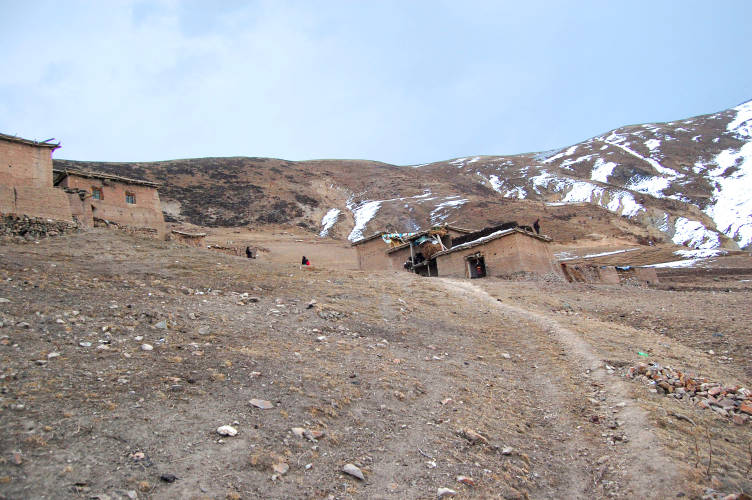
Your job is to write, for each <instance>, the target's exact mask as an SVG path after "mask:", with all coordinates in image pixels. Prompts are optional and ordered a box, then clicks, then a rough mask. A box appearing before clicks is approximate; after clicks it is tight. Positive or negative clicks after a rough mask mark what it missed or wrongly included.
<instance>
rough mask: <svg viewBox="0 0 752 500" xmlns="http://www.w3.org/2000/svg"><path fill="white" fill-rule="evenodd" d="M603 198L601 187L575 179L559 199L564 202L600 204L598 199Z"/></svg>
mask: <svg viewBox="0 0 752 500" xmlns="http://www.w3.org/2000/svg"><path fill="white" fill-rule="evenodd" d="M602 198H603V188H602V187H599V186H596V185H595V184H591V183H589V182H584V181H576V182H574V183H572V188H571V189H570V190H569V191H568V192H567V195H566V196H565V197H564V198H563V199H562V200H561V201H563V202H565V203H581V202H584V201H586V202H589V203H595V204H596V205H600V201H601V199H602Z"/></svg>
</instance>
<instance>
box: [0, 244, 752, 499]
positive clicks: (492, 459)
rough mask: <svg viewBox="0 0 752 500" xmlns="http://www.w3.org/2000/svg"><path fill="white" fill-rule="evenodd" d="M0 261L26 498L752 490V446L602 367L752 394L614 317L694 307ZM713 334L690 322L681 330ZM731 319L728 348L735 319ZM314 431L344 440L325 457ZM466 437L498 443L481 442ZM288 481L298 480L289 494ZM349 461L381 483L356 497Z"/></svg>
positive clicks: (118, 247) (628, 295)
mask: <svg viewBox="0 0 752 500" xmlns="http://www.w3.org/2000/svg"><path fill="white" fill-rule="evenodd" d="M0 262H1V263H2V264H1V265H0V278H2V281H0V297H2V298H5V299H7V300H8V302H5V301H3V303H0V321H2V324H3V326H2V328H0V360H2V367H3V372H2V374H1V376H2V379H1V380H0V389H1V392H2V394H0V397H1V398H2V399H0V410H1V412H0V426H2V428H3V429H4V430H5V432H3V433H2V435H1V436H0V457H1V458H2V463H0V495H3V496H5V497H7V498H30V497H34V498H45V497H46V498H68V497H71V496H73V495H74V494H76V495H80V496H84V497H87V496H88V497H91V496H95V495H100V497H101V495H105V494H106V495H109V497H110V498H119V497H125V496H127V495H128V493H129V492H130V493H131V495H133V494H135V495H138V497H139V498H224V497H227V498H254V497H264V498H270V497H271V498H291V497H304V498H305V497H308V498H325V497H327V496H330V495H331V496H333V497H335V498H349V497H358V498H366V497H370V498H373V497H379V498H435V496H436V492H437V488H439V487H450V488H453V489H455V490H458V491H459V492H460V494H461V495H462V496H464V497H478V498H484V497H489V496H492V497H496V496H502V497H507V498H521V497H525V496H528V497H531V498H551V497H560V498H561V497H567V498H597V497H603V496H606V495H611V496H614V497H617V498H634V497H652V498H665V497H669V496H676V495H677V494H680V493H683V494H686V495H689V496H696V495H699V494H700V493H701V492H702V491H703V490H704V489H705V488H706V487H709V486H711V487H713V488H715V489H717V490H718V491H723V492H734V491H740V490H742V489H746V490H749V489H750V487H752V485H751V484H750V481H749V470H748V466H747V464H748V463H749V460H750V456H749V455H748V454H747V451H746V450H747V446H749V429H750V426H749V424H746V425H744V426H736V425H734V424H733V423H731V422H730V420H728V419H722V418H720V417H718V416H716V414H715V413H713V412H711V411H708V410H699V409H694V408H692V407H691V406H689V405H687V404H685V403H683V402H678V401H673V400H669V399H668V398H665V397H662V396H658V395H657V394H651V393H649V392H648V389H647V387H645V386H643V385H641V384H639V383H637V382H633V381H626V380H625V379H623V378H622V377H620V374H621V370H622V369H621V368H620V370H618V371H617V372H616V373H613V374H611V373H608V372H607V371H606V370H605V369H604V366H605V364H604V360H607V362H608V363H610V364H611V365H614V366H617V367H622V366H627V365H628V364H630V363H633V362H636V361H637V360H638V359H639V358H638V357H637V356H636V354H635V351H636V350H637V349H641V350H645V351H647V352H649V353H650V355H651V357H653V358H651V359H656V360H658V361H660V362H671V363H675V364H679V365H687V366H689V367H691V368H692V369H693V370H697V371H698V372H701V373H704V374H706V375H707V376H709V377H713V378H715V379H717V380H723V381H725V382H727V383H740V384H747V385H749V382H750V379H749V377H748V376H745V375H744V373H743V366H744V363H748V362H749V360H748V359H746V360H738V361H735V362H731V363H724V364H718V363H717V360H716V359H714V358H712V357H710V356H707V355H704V354H701V353H700V352H699V351H700V350H699V349H698V348H696V346H694V345H693V343H692V341H691V339H688V338H687V337H685V336H683V335H682V332H683V331H684V325H681V326H677V327H672V333H674V335H672V336H671V337H673V338H670V337H669V336H668V335H665V332H664V334H661V333H659V332H655V331H651V330H650V329H646V328H644V327H643V326H642V325H641V324H639V323H636V324H635V326H631V325H628V324H623V318H620V319H619V320H616V321H613V322H612V321H611V319H610V317H609V315H608V314H603V311H604V308H606V309H607V308H608V307H612V306H613V304H615V303H630V302H631V301H632V300H633V299H635V298H640V297H643V296H645V294H646V293H650V294H651V295H649V300H650V301H651V302H652V303H658V302H660V301H664V303H666V304H669V303H674V304H676V303H680V302H681V301H683V300H684V298H685V297H686V296H685V295H684V294H677V293H675V292H667V291H653V292H649V291H647V290H644V289H640V288H636V287H613V288H606V289H605V290H607V291H608V294H607V295H605V296H602V295H601V294H600V293H598V292H599V290H601V289H596V288H594V287H584V286H575V287H573V286H571V285H566V284H556V283H515V282H503V281H493V280H489V281H485V282H483V283H478V282H472V283H470V282H465V281H452V280H443V279H434V280H430V279H422V278H419V277H416V276H414V275H408V274H405V273H394V274H372V275H367V274H364V273H361V272H356V271H344V272H333V271H328V270H324V269H317V270H315V271H304V270H301V269H299V267H298V266H296V265H282V264H275V263H270V262H266V263H259V262H257V261H248V260H246V259H244V258H236V257H229V256H225V255H222V254H214V253H208V252H206V251H203V250H197V249H187V248H183V247H181V248H177V247H174V246H171V245H170V244H168V243H163V242H155V241H151V240H139V239H133V238H131V237H127V236H123V235H120V234H115V233H110V232H103V231H94V232H90V233H84V234H79V235H73V236H68V237H63V238H59V239H55V240H48V241H43V242H40V243H39V244H29V245H23V246H17V245H7V246H4V247H2V248H0ZM244 293H247V294H248V295H247V296H246V295H242V294H244ZM698 293H699V294H700V296H701V297H704V299H705V304H706V308H708V309H711V310H713V311H716V310H717V311H719V312H722V311H724V309H723V308H724V307H726V306H725V303H724V302H723V301H722V300H719V299H718V297H717V296H716V295H714V294H711V293H707V294H706V295H702V292H698ZM739 293H740V294H745V295H744V296H741V295H740V297H744V298H746V299H748V298H749V293H750V292H749V291H748V290H747V291H741V292H739ZM609 294H613V296H612V295H609ZM254 296H255V297H257V299H258V301H257V302H256V301H254V300H256V299H252V298H251V297H254ZM693 297H694V295H693ZM313 299H315V300H316V301H317V303H316V304H315V305H314V306H313V307H311V308H307V304H309V302H310V301H311V300H313ZM497 299H501V302H499V301H498V300H497ZM575 300H577V302H576V304H577V306H576V307H573V306H569V307H568V308H567V307H564V305H563V304H564V303H567V304H572V303H575V302H574V301H575ZM747 303H748V300H747ZM559 311H568V312H569V313H570V314H561V313H560V312H559ZM646 314H648V313H646ZM692 317H694V312H693V311H692V310H691V308H690V307H686V308H677V310H676V311H675V314H674V315H673V316H672V318H675V319H676V320H677V321H678V320H681V321H691V318H692ZM712 318H715V319H716V321H717V322H718V323H719V324H718V325H717V327H718V328H724V326H725V325H722V324H720V323H722V322H724V321H726V316H725V315H724V314H723V313H722V314H714V315H712V316H711V319H712ZM737 320H740V321H746V320H747V318H746V317H744V318H742V317H739V318H737ZM163 321H164V322H166V323H163ZM672 321H673V319H667V320H666V324H667V325H669V326H670V325H674V323H672ZM676 325H679V323H676ZM164 327H166V328H164ZM617 332H618V334H617ZM141 337H142V338H141ZM738 342H740V343H746V345H748V343H749V338H745V337H740V338H739V339H738ZM87 343H91V345H88V344H87ZM144 343H148V344H150V345H152V346H153V350H142V348H141V345H142V344H144ZM665 346H669V347H665ZM56 354H57V355H56ZM739 361H741V364H740V363H739ZM252 398H259V399H263V400H268V401H270V402H272V404H273V405H274V408H273V409H268V410H261V409H258V408H256V407H253V406H251V405H250V404H249V401H250V400H251V399H252ZM622 403H623V404H622ZM672 413H674V414H684V415H689V417H690V418H691V419H692V420H693V422H694V423H696V424H698V428H697V429H693V428H691V427H690V426H689V425H688V424H686V422H684V421H681V420H677V419H676V418H675V417H672V416H671V414H672ZM234 422H235V423H234ZM233 423H234V426H235V427H236V428H237V429H238V431H239V433H238V435H237V436H235V437H225V438H221V439H220V436H218V435H217V434H216V433H215V430H216V428H217V427H218V426H220V425H225V424H233ZM293 427H304V428H306V429H309V430H312V431H322V432H324V435H323V436H322V437H321V438H320V439H318V440H317V442H314V441H309V440H308V439H305V438H298V437H296V436H295V435H294V434H293V433H292V432H291V428H293ZM611 427H613V428H611ZM705 428H707V429H708V432H709V434H708V435H709V437H710V439H712V441H711V442H708V441H707V438H705V433H704V429H705ZM463 429H464V431H463V432H458V431H460V430H463ZM467 429H471V430H472V431H475V432H477V433H480V434H481V435H482V436H483V437H475V440H476V442H475V443H472V442H471V440H470V439H467V438H468V437H471V438H473V437H474V436H475V435H474V434H473V433H472V432H468V431H467ZM701 429H702V430H701ZM463 435H464V436H465V437H463ZM697 439H699V443H697V446H695V444H694V443H695V442H696V440H697ZM486 440H487V441H488V442H487V443H485V442H484V441H486ZM711 445H712V457H713V458H712V462H711V463H710V464H708V456H709V453H708V452H709V450H710V446H711ZM507 448H511V449H507ZM282 463H284V464H287V466H289V471H288V472H287V473H286V474H284V475H278V476H277V477H276V478H275V477H274V474H275V472H274V470H273V466H274V465H275V464H278V465H279V464H282ZM345 463H353V464H356V465H358V466H359V467H360V468H361V469H362V470H363V472H364V474H365V481H362V482H361V481H358V480H356V479H353V478H350V477H346V476H343V475H342V474H341V473H340V470H341V468H342V466H343V465H344V464H345ZM309 464H310V467H308V465H309ZM163 474H174V475H175V476H177V480H176V481H175V482H173V483H168V482H165V481H162V480H160V475H163ZM458 475H465V476H469V477H472V478H473V481H474V483H475V486H474V487H472V486H467V485H464V484H461V483H458V482H456V476H458ZM101 498H104V497H101Z"/></svg>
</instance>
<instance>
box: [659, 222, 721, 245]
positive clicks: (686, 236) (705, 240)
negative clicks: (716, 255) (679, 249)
mask: <svg viewBox="0 0 752 500" xmlns="http://www.w3.org/2000/svg"><path fill="white" fill-rule="evenodd" d="M671 241H673V242H674V243H675V244H677V245H684V246H688V247H690V248H699V249H707V248H718V247H719V246H721V242H720V240H719V239H718V233H715V232H713V231H710V230H708V229H707V228H706V227H705V226H703V225H702V224H701V223H700V222H697V221H695V220H689V219H687V218H686V217H679V218H677V219H676V221H675V222H674V236H673V238H671Z"/></svg>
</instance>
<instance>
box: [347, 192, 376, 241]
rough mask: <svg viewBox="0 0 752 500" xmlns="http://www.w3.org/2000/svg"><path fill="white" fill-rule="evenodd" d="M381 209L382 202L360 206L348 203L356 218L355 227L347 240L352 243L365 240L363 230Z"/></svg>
mask: <svg viewBox="0 0 752 500" xmlns="http://www.w3.org/2000/svg"><path fill="white" fill-rule="evenodd" d="M380 207H381V202H380V201H364V202H363V203H361V204H360V205H358V206H355V205H351V204H350V203H348V204H347V208H348V209H349V210H350V211H351V212H352V213H353V218H355V227H353V229H352V231H351V232H350V235H349V236H348V237H347V239H348V240H350V241H357V240H360V239H363V230H364V229H365V228H366V225H367V224H368V221H369V220H371V219H373V217H374V215H376V212H378V211H379V208H380Z"/></svg>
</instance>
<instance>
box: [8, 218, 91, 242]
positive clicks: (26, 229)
mask: <svg viewBox="0 0 752 500" xmlns="http://www.w3.org/2000/svg"><path fill="white" fill-rule="evenodd" d="M79 229H80V228H79V226H78V225H77V224H76V223H75V222H73V221H71V222H68V221H56V220H52V219H41V218H39V217H29V216H27V215H14V214H6V215H2V216H0V240H2V241H14V242H18V243H21V242H24V241H35V240H38V239H41V238H46V237H48V236H59V235H61V234H65V233H71V232H75V231H78V230H79Z"/></svg>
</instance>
